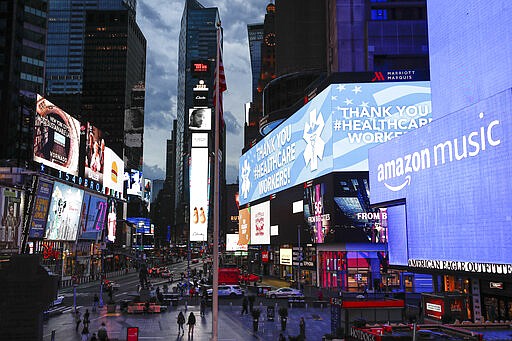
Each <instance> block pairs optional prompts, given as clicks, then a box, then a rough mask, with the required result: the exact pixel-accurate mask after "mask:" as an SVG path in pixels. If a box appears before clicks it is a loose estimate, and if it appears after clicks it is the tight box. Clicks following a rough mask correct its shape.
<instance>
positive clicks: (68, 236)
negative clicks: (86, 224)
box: [45, 182, 84, 241]
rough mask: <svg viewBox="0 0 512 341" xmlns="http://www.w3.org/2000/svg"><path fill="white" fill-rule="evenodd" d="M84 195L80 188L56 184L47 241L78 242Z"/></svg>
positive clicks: (47, 228) (51, 204)
mask: <svg viewBox="0 0 512 341" xmlns="http://www.w3.org/2000/svg"><path fill="white" fill-rule="evenodd" d="M83 194H84V191H83V190H81V189H79V188H75V187H71V186H68V185H64V184H63V183H60V182H55V183H54V186H53V193H52V201H51V203H50V212H49V214H48V220H47V222H46V232H45V239H49V240H68V241H72V240H76V237H77V232H78V227H79V224H80V213H81V212H82V198H83Z"/></svg>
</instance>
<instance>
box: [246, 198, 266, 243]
mask: <svg viewBox="0 0 512 341" xmlns="http://www.w3.org/2000/svg"><path fill="white" fill-rule="evenodd" d="M251 244H258V245H268V244H270V201H265V202H262V203H261V204H258V205H254V206H251Z"/></svg>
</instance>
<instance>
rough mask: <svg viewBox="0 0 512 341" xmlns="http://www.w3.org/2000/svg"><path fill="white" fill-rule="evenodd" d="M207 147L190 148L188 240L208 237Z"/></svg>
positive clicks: (208, 185) (208, 182) (204, 239)
mask: <svg viewBox="0 0 512 341" xmlns="http://www.w3.org/2000/svg"><path fill="white" fill-rule="evenodd" d="M208 174H209V162H208V148H192V149H191V154H190V241H206V240H207V238H208V234H207V233H208V203H209V195H208V194H209V187H210V179H209V177H208Z"/></svg>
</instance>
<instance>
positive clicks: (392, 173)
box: [369, 91, 512, 275]
mask: <svg viewBox="0 0 512 341" xmlns="http://www.w3.org/2000/svg"><path fill="white" fill-rule="evenodd" d="M510 103H512V95H511V92H510V91H504V92H502V93H500V94H498V95H495V96H493V97H490V98H488V99H486V100H484V101H481V102H479V103H477V104H475V105H472V106H469V107H467V108H464V109H462V110H460V111H457V112H455V113H452V114H450V115H447V116H445V117H442V118H439V119H437V120H434V121H433V122H432V123H430V124H429V125H428V126H426V127H423V128H420V129H417V130H415V131H413V132H410V133H408V134H405V135H404V136H401V137H400V138H397V139H394V140H391V141H390V142H387V143H385V144H381V145H379V146H376V147H375V148H372V149H370V152H369V162H370V170H369V174H370V187H371V196H370V199H371V203H372V204H376V205H379V206H383V207H385V206H387V205H388V204H387V203H392V204H393V205H392V206H390V207H389V208H388V215H387V218H388V219H387V223H388V231H389V244H388V245H389V253H390V264H392V265H404V266H410V267H416V268H426V269H435V270H444V271H450V270H451V271H464V272H469V273H491V274H508V275H510V274H511V273H512V233H510V226H511V225H510V221H511V217H512V206H511V205H510V203H511V201H510V193H512V182H511V181H510V179H511V178H512V168H511V167H510V165H511V161H512V118H511V117H510V109H511V107H512V106H511V104H510ZM389 205H391V204H389Z"/></svg>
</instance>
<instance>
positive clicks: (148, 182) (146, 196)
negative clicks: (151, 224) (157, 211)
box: [142, 179, 153, 212]
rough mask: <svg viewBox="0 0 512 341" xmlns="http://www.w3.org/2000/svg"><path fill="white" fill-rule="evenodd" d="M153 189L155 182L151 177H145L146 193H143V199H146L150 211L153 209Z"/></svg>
mask: <svg viewBox="0 0 512 341" xmlns="http://www.w3.org/2000/svg"><path fill="white" fill-rule="evenodd" d="M152 189H153V182H152V181H151V180H150V179H144V195H143V197H142V199H143V200H144V202H145V204H146V205H147V208H148V212H149V211H150V209H151V195H152Z"/></svg>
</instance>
